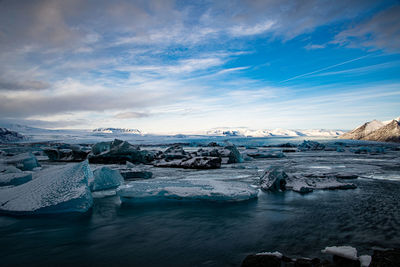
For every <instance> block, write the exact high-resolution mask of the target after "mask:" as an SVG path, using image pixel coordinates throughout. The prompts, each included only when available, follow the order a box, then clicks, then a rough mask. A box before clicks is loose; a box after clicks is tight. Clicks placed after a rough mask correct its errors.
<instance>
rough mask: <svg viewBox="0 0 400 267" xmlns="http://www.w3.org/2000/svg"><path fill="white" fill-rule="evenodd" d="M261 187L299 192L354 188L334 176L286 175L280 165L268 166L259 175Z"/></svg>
mask: <svg viewBox="0 0 400 267" xmlns="http://www.w3.org/2000/svg"><path fill="white" fill-rule="evenodd" d="M260 186H261V189H263V190H265V191H285V190H292V191H295V192H299V193H309V192H312V191H313V190H334V189H354V188H356V186H355V185H354V184H351V183H343V182H339V181H338V180H337V179H336V178H335V177H328V176H326V177H323V178H319V177H310V176H309V177H306V176H301V175H299V176H298V175H288V174H287V173H286V172H285V171H284V170H283V168H282V167H277V166H273V167H270V168H268V169H267V170H266V171H265V172H264V173H263V174H262V175H261V177H260Z"/></svg>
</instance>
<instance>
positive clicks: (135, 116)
mask: <svg viewBox="0 0 400 267" xmlns="http://www.w3.org/2000/svg"><path fill="white" fill-rule="evenodd" d="M149 116H150V114H149V113H144V112H133V111H130V112H121V113H118V114H116V115H114V118H116V119H138V118H146V117H149Z"/></svg>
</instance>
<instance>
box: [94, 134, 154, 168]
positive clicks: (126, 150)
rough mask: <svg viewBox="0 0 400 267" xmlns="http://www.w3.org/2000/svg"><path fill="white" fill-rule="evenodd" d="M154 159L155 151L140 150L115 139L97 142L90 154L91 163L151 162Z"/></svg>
mask: <svg viewBox="0 0 400 267" xmlns="http://www.w3.org/2000/svg"><path fill="white" fill-rule="evenodd" d="M153 160H154V153H153V152H150V151H147V150H140V148H139V147H137V146H133V145H131V144H130V143H128V142H126V141H122V140H118V139H115V140H114V141H112V142H101V143H97V144H95V145H94V146H93V147H92V153H91V154H89V162H90V163H102V164H113V163H117V164H125V162H126V161H130V162H134V163H149V162H151V161H153Z"/></svg>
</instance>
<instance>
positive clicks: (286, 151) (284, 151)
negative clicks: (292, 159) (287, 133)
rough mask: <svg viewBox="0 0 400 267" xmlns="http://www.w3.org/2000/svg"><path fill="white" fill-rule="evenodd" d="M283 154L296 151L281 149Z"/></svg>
mask: <svg viewBox="0 0 400 267" xmlns="http://www.w3.org/2000/svg"><path fill="white" fill-rule="evenodd" d="M282 152H283V153H294V152H297V151H296V149H283V150H282Z"/></svg>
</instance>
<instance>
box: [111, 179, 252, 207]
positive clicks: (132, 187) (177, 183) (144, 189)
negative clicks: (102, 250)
mask: <svg viewBox="0 0 400 267" xmlns="http://www.w3.org/2000/svg"><path fill="white" fill-rule="evenodd" d="M258 192H259V191H258V189H257V188H255V187H252V186H250V185H247V184H245V183H241V182H225V181H216V180H200V179H198V180H197V179H175V180H173V179H153V180H151V181H134V182H130V183H128V184H127V185H125V186H122V187H121V188H120V189H119V190H118V191H117V194H118V196H119V197H120V199H121V201H122V202H133V203H135V202H157V201H166V200H169V201H171V200H175V201H178V200H189V201H194V200H196V201H198V200H201V201H213V202H235V201H244V200H249V199H253V198H257V196H258Z"/></svg>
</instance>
